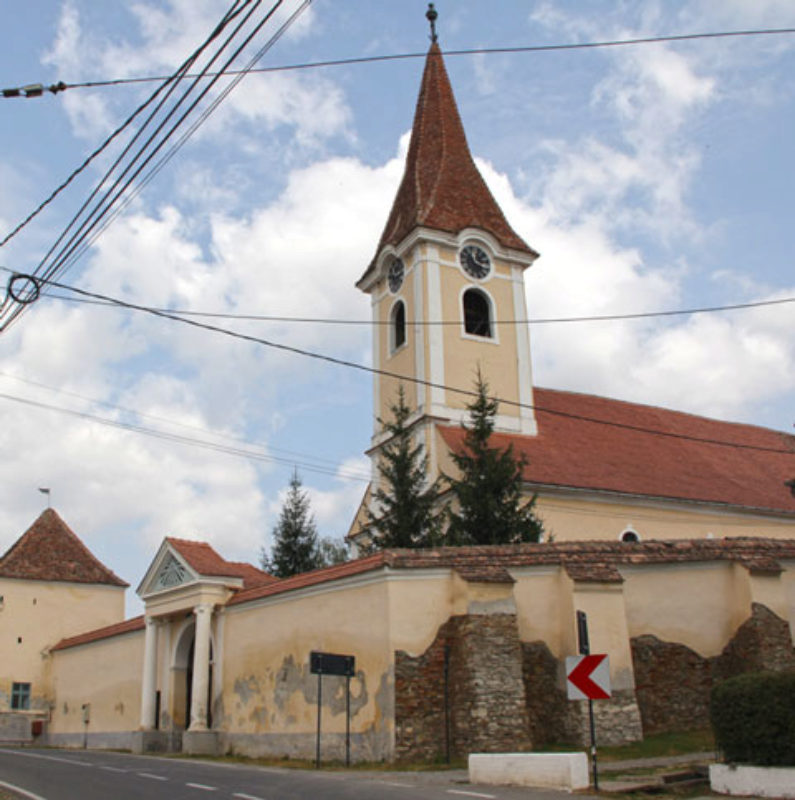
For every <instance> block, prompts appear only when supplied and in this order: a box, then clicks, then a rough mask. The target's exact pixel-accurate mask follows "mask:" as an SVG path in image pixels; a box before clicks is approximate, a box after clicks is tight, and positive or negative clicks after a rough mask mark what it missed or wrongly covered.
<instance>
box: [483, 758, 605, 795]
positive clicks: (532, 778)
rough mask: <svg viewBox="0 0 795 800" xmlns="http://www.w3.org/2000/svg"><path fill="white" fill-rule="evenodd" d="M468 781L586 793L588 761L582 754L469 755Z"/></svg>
mask: <svg viewBox="0 0 795 800" xmlns="http://www.w3.org/2000/svg"><path fill="white" fill-rule="evenodd" d="M469 781H470V783H486V784H492V785H495V786H538V787H543V788H546V789H565V790H568V791H573V790H575V789H587V788H588V786H589V783H590V781H589V775H588V757H587V756H586V755H585V753H472V754H471V755H470V756H469Z"/></svg>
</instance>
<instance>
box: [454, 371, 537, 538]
mask: <svg viewBox="0 0 795 800" xmlns="http://www.w3.org/2000/svg"><path fill="white" fill-rule="evenodd" d="M475 388H476V392H477V396H476V397H475V398H474V400H473V401H472V402H471V403H470V404H469V405H468V406H467V410H468V411H469V419H470V423H469V425H466V424H465V425H464V430H465V431H466V433H465V435H464V446H463V449H462V450H461V451H460V452H457V453H452V458H453V462H454V463H455V465H456V467H458V473H459V475H458V477H455V478H453V477H449V476H447V480H448V482H449V484H450V489H451V493H452V496H453V498H454V501H455V502H454V504H453V505H454V506H455V508H454V509H453V508H451V510H450V511H449V518H450V524H449V526H448V529H447V538H448V541H449V542H450V544H458V545H468V544H512V543H517V542H537V541H539V539H540V538H541V534H542V533H543V530H544V528H543V525H542V523H541V521H540V520H539V519H538V517H537V516H536V514H535V502H536V497H535V495H534V496H533V497H532V498H531V499H530V500H529V501H525V502H523V498H522V471H523V469H524V466H525V460H524V458H521V457H516V456H515V455H514V451H513V446H512V445H509V446H508V447H506V448H503V449H500V448H498V447H492V446H491V444H490V440H491V434H492V433H493V432H494V420H495V418H496V416H497V409H498V407H499V403H498V402H497V400H495V399H493V398H490V397H489V392H488V384H487V383H486V381H485V380H484V378H483V376H482V375H481V373H480V370H479V369H478V373H477V378H476V383H475Z"/></svg>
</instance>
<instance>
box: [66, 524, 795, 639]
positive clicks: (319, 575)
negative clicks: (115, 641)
mask: <svg viewBox="0 0 795 800" xmlns="http://www.w3.org/2000/svg"><path fill="white" fill-rule="evenodd" d="M784 560H786V561H793V560H795V539H761V538H760V539H756V538H750V537H746V538H734V539H678V540H676V541H648V542H631V543H630V542H609V541H582V542H560V543H558V542H546V543H540V544H515V545H496V546H488V547H439V548H436V549H433V550H383V551H380V552H378V553H375V554H373V555H371V556H367V557H366V558H360V559H358V560H356V561H348V562H345V563H344V564H337V565H335V566H332V567H326V568H325V569H319V570H314V571H313V572H306V573H303V574H302V575H295V576H293V577H292V578H286V579H284V580H279V581H276V582H275V583H272V584H270V585H267V586H259V587H256V588H252V589H248V590H243V591H240V592H238V593H237V594H235V595H234V596H233V597H232V598H231V599H230V600H229V602H228V603H227V605H229V606H232V605H240V604H243V603H247V602H252V601H255V600H259V599H262V598H265V597H272V596H274V595H278V594H285V593H287V592H291V591H297V590H300V589H306V588H310V587H313V586H323V585H324V584H329V583H333V582H334V581H338V580H342V579H344V578H350V577H353V576H355V575H362V574H365V573H368V572H377V571H379V570H384V569H387V570H395V571H396V570H412V569H413V570H423V569H451V570H455V571H456V572H457V573H458V574H459V575H461V576H462V577H463V578H464V579H465V580H469V581H477V582H494V581H498V582H501V583H502V582H511V581H513V580H514V579H513V578H512V576H511V575H510V572H509V570H510V569H511V568H517V567H544V566H558V567H561V568H563V569H565V570H566V573H567V574H568V575H569V577H570V578H571V579H572V580H574V581H577V582H587V583H594V582H596V583H620V582H621V581H623V576H622V574H621V568H622V567H632V566H637V565H650V564H683V563H704V562H715V561H723V562H727V563H736V564H741V565H743V566H745V567H746V568H747V569H748V570H750V571H752V572H755V571H758V570H762V571H764V572H775V571H780V570H781V565H780V562H781V561H784ZM143 627H144V618H143V617H134V618H133V619H129V620H127V621H125V622H120V623H117V624H115V625H109V626H107V627H105V628H99V629H98V630H94V631H89V632H87V633H83V634H80V635H78V636H72V637H69V638H68V639H63V640H62V641H60V642H59V643H58V644H57V645H56V646H55V647H54V648H53V649H54V650H64V649H66V648H68V647H76V646H77V645H80V644H88V643H89V642H95V641H99V640H101V639H107V638H110V637H112V636H119V635H121V634H125V633H132V632H134V631H137V630H142V629H143Z"/></svg>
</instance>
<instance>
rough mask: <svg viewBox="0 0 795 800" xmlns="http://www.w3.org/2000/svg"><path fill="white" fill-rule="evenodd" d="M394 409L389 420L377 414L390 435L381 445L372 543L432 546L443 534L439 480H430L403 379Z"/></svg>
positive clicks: (372, 546) (377, 546)
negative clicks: (417, 438)
mask: <svg viewBox="0 0 795 800" xmlns="http://www.w3.org/2000/svg"><path fill="white" fill-rule="evenodd" d="M390 412H391V414H392V419H391V420H390V421H386V422H385V421H384V420H382V419H379V420H378V421H379V423H380V424H381V426H382V428H383V429H384V430H385V431H386V432H388V433H389V434H390V438H389V439H388V440H387V442H386V443H385V444H384V445H383V446H382V447H381V452H380V457H379V461H378V472H379V474H380V476H381V481H380V482H379V486H378V488H377V489H376V490H375V492H374V493H373V499H374V501H375V502H374V504H373V505H374V507H375V508H377V509H378V512H377V513H376V514H373V513H372V512H368V513H369V522H370V530H371V533H372V541H371V544H370V549H381V548H385V547H433V546H434V545H437V544H439V543H440V540H441V528H442V513H441V512H440V511H439V509H438V508H437V501H438V498H439V486H438V482H436V481H434V482H433V483H432V484H431V485H427V459H426V458H425V456H424V455H423V448H422V445H421V444H416V443H415V441H414V437H413V435H412V431H411V428H410V426H408V424H407V423H408V419H409V417H410V416H411V409H410V408H409V407H408V406H407V405H406V393H405V390H404V388H403V385H402V384H401V385H400V387H399V389H398V399H397V402H396V403H394V404H393V405H392V406H390Z"/></svg>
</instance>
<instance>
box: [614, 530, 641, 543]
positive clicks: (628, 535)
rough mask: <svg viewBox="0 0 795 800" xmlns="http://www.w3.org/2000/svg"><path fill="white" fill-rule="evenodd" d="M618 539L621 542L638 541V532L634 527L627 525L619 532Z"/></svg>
mask: <svg viewBox="0 0 795 800" xmlns="http://www.w3.org/2000/svg"><path fill="white" fill-rule="evenodd" d="M619 539H620V540H621V541H622V542H639V541H640V534H639V533H638V532H637V531H636V530H635V529H634V528H632V527H628V528H625V529H624V530H623V531H622V532H621V536H620V537H619Z"/></svg>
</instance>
